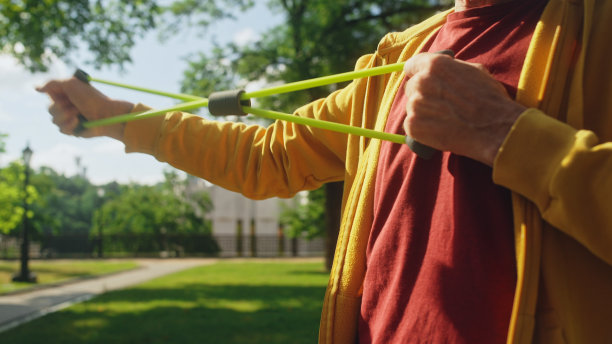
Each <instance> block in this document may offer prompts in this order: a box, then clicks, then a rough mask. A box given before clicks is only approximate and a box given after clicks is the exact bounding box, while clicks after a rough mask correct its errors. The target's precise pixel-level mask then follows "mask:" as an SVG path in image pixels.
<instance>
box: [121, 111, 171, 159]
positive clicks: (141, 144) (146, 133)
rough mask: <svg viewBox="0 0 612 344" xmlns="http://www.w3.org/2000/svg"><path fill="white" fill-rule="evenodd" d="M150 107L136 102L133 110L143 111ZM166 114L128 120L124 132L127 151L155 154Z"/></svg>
mask: <svg viewBox="0 0 612 344" xmlns="http://www.w3.org/2000/svg"><path fill="white" fill-rule="evenodd" d="M149 109H150V108H149V107H147V106H145V105H143V104H136V105H135V106H134V108H133V109H132V112H143V111H147V110H149ZM164 120H165V116H156V117H150V118H147V119H141V120H136V121H130V122H127V123H126V125H125V129H124V132H123V143H124V144H125V152H126V153H134V152H137V153H146V154H151V155H153V156H155V150H156V149H155V147H156V145H157V142H158V139H159V137H160V134H161V127H162V125H163V123H164Z"/></svg>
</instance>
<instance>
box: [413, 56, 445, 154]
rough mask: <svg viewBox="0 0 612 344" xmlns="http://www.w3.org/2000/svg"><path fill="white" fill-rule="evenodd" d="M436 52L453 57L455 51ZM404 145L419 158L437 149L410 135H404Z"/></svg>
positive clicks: (433, 152)
mask: <svg viewBox="0 0 612 344" xmlns="http://www.w3.org/2000/svg"><path fill="white" fill-rule="evenodd" d="M436 54H444V55H448V56H450V57H452V58H455V52H454V51H452V50H450V49H445V50H441V51H438V52H436ZM406 145H408V147H410V150H411V151H413V152H414V154H416V155H418V156H419V157H420V158H423V159H425V160H429V159H431V157H433V155H434V154H435V153H436V152H437V151H438V150H436V149H435V148H431V147H429V146H426V145H424V144H422V143H419V142H417V141H415V140H414V139H413V138H412V137H410V136H408V135H406Z"/></svg>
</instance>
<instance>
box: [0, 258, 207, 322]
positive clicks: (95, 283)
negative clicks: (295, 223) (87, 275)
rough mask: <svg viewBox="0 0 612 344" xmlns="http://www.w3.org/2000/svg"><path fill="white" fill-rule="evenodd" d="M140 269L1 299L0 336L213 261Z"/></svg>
mask: <svg viewBox="0 0 612 344" xmlns="http://www.w3.org/2000/svg"><path fill="white" fill-rule="evenodd" d="M137 261H138V263H139V264H140V266H141V267H140V268H138V269H134V270H130V271H124V272H120V273H117V274H111V275H108V276H103V277H99V278H93V279H86V280H83V281H80V282H75V283H67V284H64V285H59V286H53V287H50V288H42V289H37V290H33V291H30V292H24V293H18V294H12V295H7V296H0V332H2V331H6V330H8V329H10V328H13V327H15V326H19V325H21V324H23V323H25V322H28V321H30V320H33V319H36V318H38V317H41V316H43V315H45V314H48V313H51V312H55V311H58V310H60V309H62V308H66V307H68V306H70V305H72V304H75V303H77V302H83V301H85V300H89V299H91V298H92V297H94V296H96V295H98V294H102V293H104V292H106V291H110V290H116V289H122V288H126V287H129V286H131V285H135V284H139V283H142V282H145V281H148V280H151V279H154V278H156V277H161V276H164V275H167V274H170V273H173V272H177V271H181V270H184V269H188V268H191V267H195V266H199V265H206V264H212V263H214V262H215V260H214V259H163V260H162V259H144V260H137Z"/></svg>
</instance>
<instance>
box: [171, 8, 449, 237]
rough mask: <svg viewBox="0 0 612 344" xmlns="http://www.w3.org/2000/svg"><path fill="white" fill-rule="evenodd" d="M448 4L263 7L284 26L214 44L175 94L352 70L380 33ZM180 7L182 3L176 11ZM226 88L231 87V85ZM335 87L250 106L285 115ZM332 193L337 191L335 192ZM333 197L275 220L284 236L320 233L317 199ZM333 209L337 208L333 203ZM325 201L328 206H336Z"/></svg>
mask: <svg viewBox="0 0 612 344" xmlns="http://www.w3.org/2000/svg"><path fill="white" fill-rule="evenodd" d="M450 2H451V1H437V2H435V3H434V2H432V1H429V0H400V1H374V0H371V1H363V0H338V1H325V0H293V1H288V0H268V1H267V4H268V6H269V7H270V8H271V9H272V10H273V11H276V12H277V13H281V14H282V15H283V16H284V18H285V21H284V23H283V24H282V25H279V26H277V27H275V28H272V29H271V30H269V31H267V32H265V33H264V34H262V36H261V38H260V39H259V40H258V41H255V42H251V43H249V44H246V45H242V46H241V45H237V44H235V43H226V44H224V45H220V44H217V45H216V47H215V49H213V50H212V52H211V53H209V54H200V55H197V56H194V57H192V58H191V61H190V64H189V68H188V70H187V71H185V74H184V79H183V82H182V91H183V92H187V93H193V94H200V95H202V96H207V95H208V94H210V93H212V92H213V91H219V90H223V89H231V88H237V86H240V87H243V86H244V84H245V83H246V82H248V81H251V80H263V81H265V82H267V83H276V82H292V81H298V80H304V79H310V78H314V77H318V76H322V75H329V74H334V73H340V72H345V71H347V70H350V69H352V66H353V65H354V63H355V61H356V60H357V58H358V57H359V56H361V55H364V54H367V53H371V52H373V51H374V50H375V48H376V46H377V43H378V42H379V40H380V39H381V38H382V36H383V35H384V34H386V33H387V32H390V31H398V30H403V29H405V28H407V27H409V26H410V25H413V24H415V23H417V22H420V21H421V20H423V19H424V18H426V17H429V16H431V15H432V14H433V13H434V12H436V11H439V10H442V9H446V8H448V7H449V6H450V5H451V3H450ZM184 5H185V6H188V5H189V4H184ZM232 85H234V86H232ZM339 87H342V85H332V86H328V87H321V88H316V89H310V90H305V91H302V92H293V93H288V94H283V95H278V96H272V97H267V98H263V99H257V100H256V102H257V105H258V106H261V107H264V108H266V107H267V108H271V109H274V110H280V111H285V112H292V111H293V110H294V109H296V108H297V107H299V106H301V105H303V104H306V103H308V102H310V101H313V100H315V99H317V98H321V97H324V96H326V95H327V94H329V93H330V92H331V91H333V90H334V89H337V88H339ZM339 190H340V189H338V192H337V193H339V192H340V191H339ZM326 197H329V199H331V200H334V199H338V200H339V199H340V198H341V195H340V194H338V195H334V194H328V195H326V194H325V191H324V190H317V191H313V192H311V194H310V195H309V196H308V202H306V203H305V204H302V205H300V206H298V207H297V208H296V209H294V210H285V212H284V214H283V219H282V221H283V222H284V223H285V226H286V228H287V230H288V234H289V235H291V236H298V235H299V233H305V234H306V236H307V237H309V238H313V237H315V236H320V235H322V234H323V233H325V212H326V210H325V199H326ZM338 202H339V201H338ZM334 203H337V202H329V203H328V204H329V206H338V205H337V204H335V205H334Z"/></svg>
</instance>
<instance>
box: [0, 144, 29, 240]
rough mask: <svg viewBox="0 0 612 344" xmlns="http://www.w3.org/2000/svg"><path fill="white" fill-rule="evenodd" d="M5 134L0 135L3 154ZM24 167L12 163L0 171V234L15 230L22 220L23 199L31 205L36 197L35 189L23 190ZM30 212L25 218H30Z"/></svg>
mask: <svg viewBox="0 0 612 344" xmlns="http://www.w3.org/2000/svg"><path fill="white" fill-rule="evenodd" d="M6 137H7V135H6V134H0V153H4V151H5V150H4V149H5V148H4V145H5V143H4V139H5V138H6ZM24 180H25V167H24V166H23V164H22V163H21V162H18V161H14V162H11V163H10V164H9V165H8V166H6V167H4V168H1V169H0V234H9V233H11V232H13V230H15V229H16V228H17V227H18V226H19V224H20V223H21V220H22V219H23V215H24V214H23V213H24V211H25V210H24V207H23V202H24V199H25V201H26V202H28V204H31V203H32V202H33V201H34V200H35V199H36V198H37V196H38V193H37V192H36V189H35V188H34V187H33V186H32V185H29V186H28V188H27V190H24V189H23V185H24ZM32 215H33V212H32V211H30V212H29V213H28V214H27V216H29V217H32Z"/></svg>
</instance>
